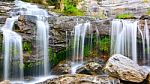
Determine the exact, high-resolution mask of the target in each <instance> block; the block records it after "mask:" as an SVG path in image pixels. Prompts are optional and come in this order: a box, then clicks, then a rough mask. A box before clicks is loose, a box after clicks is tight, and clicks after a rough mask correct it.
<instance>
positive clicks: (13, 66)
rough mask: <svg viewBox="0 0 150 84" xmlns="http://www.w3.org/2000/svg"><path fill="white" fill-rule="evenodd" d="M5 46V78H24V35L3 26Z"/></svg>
mask: <svg viewBox="0 0 150 84" xmlns="http://www.w3.org/2000/svg"><path fill="white" fill-rule="evenodd" d="M2 31H3V46H4V51H3V53H4V79H5V80H12V79H13V80H23V55H22V54H23V52H22V37H21V36H20V35H19V34H17V33H16V32H13V31H11V30H9V29H6V28H2Z"/></svg>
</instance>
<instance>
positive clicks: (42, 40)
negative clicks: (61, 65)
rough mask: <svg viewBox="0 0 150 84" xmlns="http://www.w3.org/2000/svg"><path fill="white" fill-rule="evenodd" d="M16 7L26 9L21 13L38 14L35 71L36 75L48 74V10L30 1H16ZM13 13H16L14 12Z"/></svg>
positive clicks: (20, 12)
mask: <svg viewBox="0 0 150 84" xmlns="http://www.w3.org/2000/svg"><path fill="white" fill-rule="evenodd" d="M15 3H16V6H17V7H16V8H20V9H22V8H23V9H25V10H20V11H18V12H17V14H18V13H19V14H20V15H31V16H36V17H37V20H36V26H37V32H36V51H37V52H36V55H37V56H36V59H35V60H36V64H39V63H40V65H38V66H35V68H34V71H35V75H36V76H37V75H38V76H41V75H44V76H46V75H48V73H49V55H48V46H49V45H48V43H49V24H48V21H47V17H49V15H48V12H47V11H46V10H44V9H40V8H39V7H38V6H37V5H32V4H30V3H26V2H22V1H16V2H15ZM11 15H16V14H15V13H12V14H11Z"/></svg>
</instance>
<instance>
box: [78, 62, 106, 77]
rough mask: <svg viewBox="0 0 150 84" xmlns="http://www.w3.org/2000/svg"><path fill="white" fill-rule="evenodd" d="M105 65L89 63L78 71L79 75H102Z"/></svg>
mask: <svg viewBox="0 0 150 84" xmlns="http://www.w3.org/2000/svg"><path fill="white" fill-rule="evenodd" d="M102 68H103V65H101V64H99V63H96V62H88V63H86V64H85V65H83V66H81V67H79V68H78V69H77V71H76V73H78V74H88V75H101V74H103V73H104V72H103V71H102Z"/></svg>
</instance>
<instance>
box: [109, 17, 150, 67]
mask: <svg viewBox="0 0 150 84" xmlns="http://www.w3.org/2000/svg"><path fill="white" fill-rule="evenodd" d="M144 24H145V26H144V28H143V30H142V28H141V27H140V22H139V21H131V20H118V19H115V20H113V21H112V30H111V55H112V54H122V55H124V56H127V57H129V58H131V59H132V60H134V61H135V62H136V63H138V62H139V61H142V60H143V61H144V62H145V63H144V64H142V65H149V63H150V62H149V60H150V57H149V55H150V54H149V48H150V45H149V28H148V24H147V21H146V20H145V23H144ZM139 37H140V38H141V44H142V48H139V47H140V44H139V43H138V42H139V39H138V38H139ZM139 49H140V50H139ZM139 53H142V54H141V55H140V54H139Z"/></svg>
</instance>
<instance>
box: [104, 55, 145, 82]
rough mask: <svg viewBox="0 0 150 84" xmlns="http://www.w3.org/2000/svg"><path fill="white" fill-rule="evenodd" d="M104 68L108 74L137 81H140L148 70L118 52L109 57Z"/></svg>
mask: <svg viewBox="0 0 150 84" xmlns="http://www.w3.org/2000/svg"><path fill="white" fill-rule="evenodd" d="M104 69H105V71H106V72H107V73H108V74H109V75H110V76H113V77H116V78H119V79H121V80H124V81H130V82H137V83H139V82H142V81H143V80H144V79H146V77H147V75H148V70H146V69H144V68H143V67H140V66H139V65H138V64H136V63H135V62H134V61H132V60H131V59H129V58H127V57H125V56H123V55H120V54H115V55H113V56H112V57H110V58H109V60H108V62H107V63H106V66H105V68H104Z"/></svg>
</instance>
